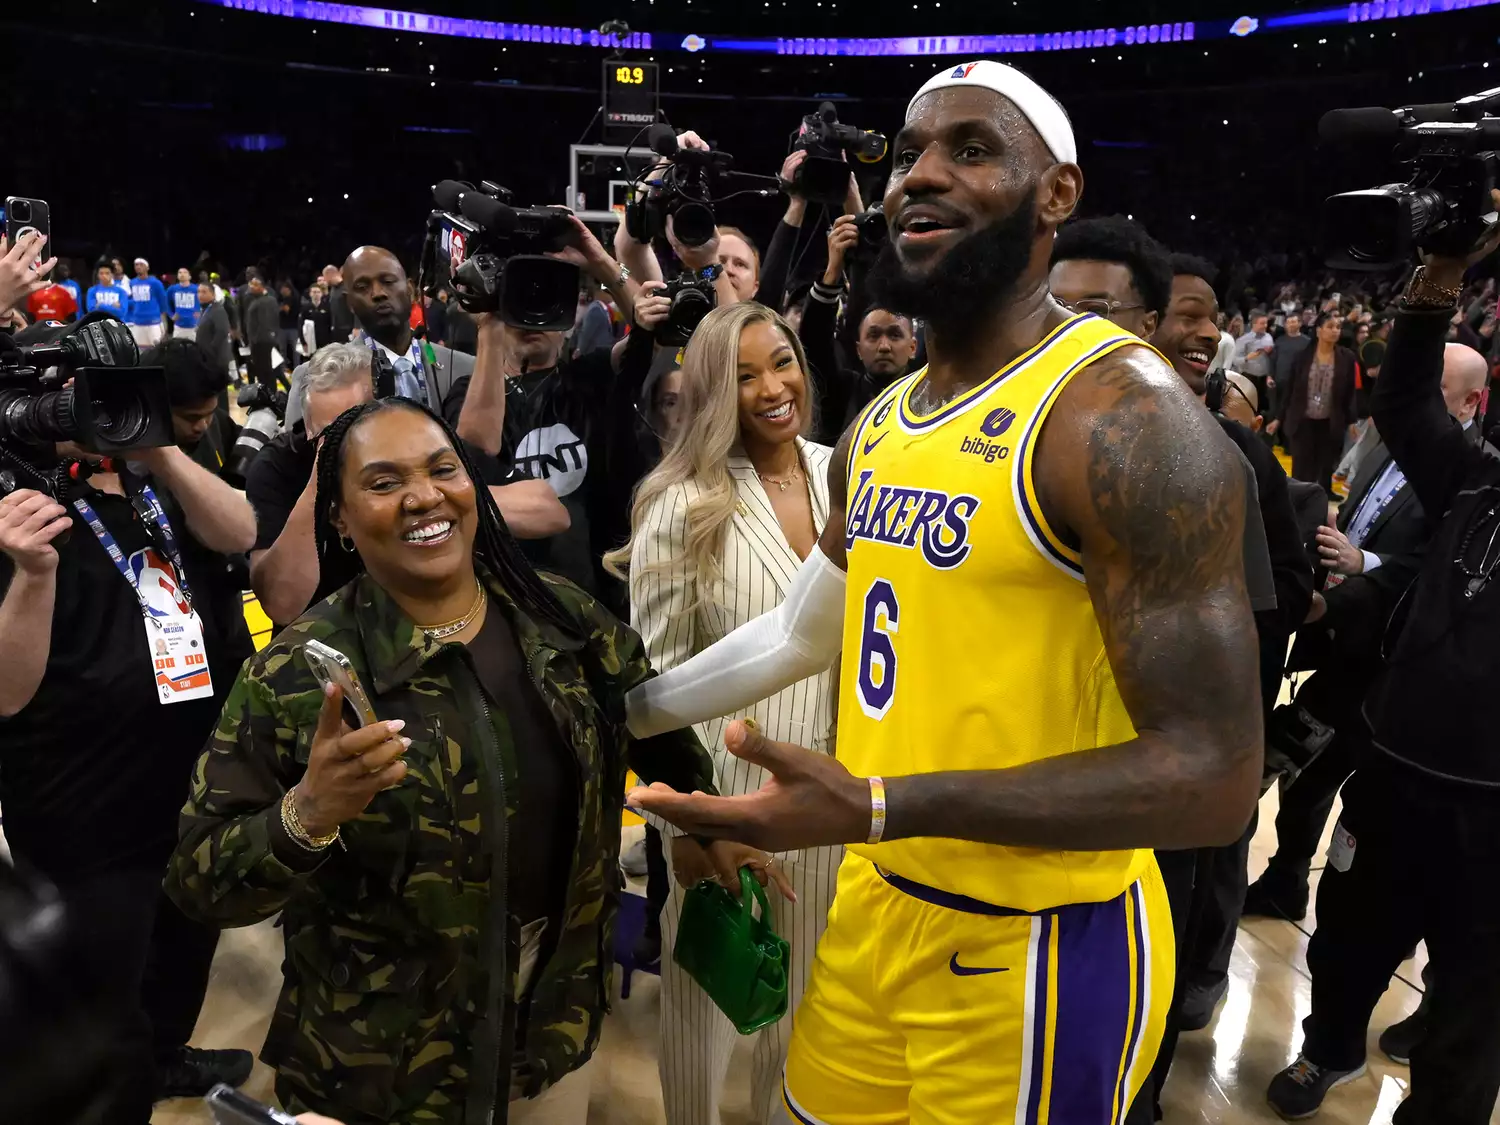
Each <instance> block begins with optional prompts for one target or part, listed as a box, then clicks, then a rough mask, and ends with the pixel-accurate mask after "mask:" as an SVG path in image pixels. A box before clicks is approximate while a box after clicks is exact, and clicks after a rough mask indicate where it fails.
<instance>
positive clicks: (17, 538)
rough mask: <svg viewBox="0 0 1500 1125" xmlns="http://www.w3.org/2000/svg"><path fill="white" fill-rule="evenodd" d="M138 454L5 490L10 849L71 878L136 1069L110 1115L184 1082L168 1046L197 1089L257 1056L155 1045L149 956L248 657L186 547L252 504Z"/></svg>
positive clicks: (4, 781) (220, 534)
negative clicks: (158, 1053) (204, 772)
mask: <svg viewBox="0 0 1500 1125" xmlns="http://www.w3.org/2000/svg"><path fill="white" fill-rule="evenodd" d="M132 457H133V458H138V460H133V461H132V465H134V466H135V467H136V468H138V470H139V473H138V474H137V473H124V474H120V475H116V474H114V473H104V472H98V473H95V474H94V475H93V476H92V477H91V478H90V479H89V480H88V481H87V483H84V484H81V485H78V486H75V487H74V489H73V490H72V491H70V493H69V494H68V495H67V496H66V497H65V498H64V499H65V500H66V501H67V503H66V505H65V504H62V503H58V502H56V501H54V500H53V499H52V498H51V497H49V496H47V495H46V494H44V493H40V492H37V491H34V490H32V489H21V490H18V491H16V492H13V493H11V494H10V495H9V496H6V497H5V498H4V499H3V500H0V591H3V592H4V596H3V601H0V716H3V717H0V808H3V810H4V815H5V834H6V839H7V842H8V843H9V845H10V848H11V851H12V853H13V854H14V855H15V857H16V860H17V861H18V862H19V863H23V864H26V865H28V866H30V867H31V868H34V869H36V870H38V871H40V872H42V873H43V874H45V875H47V876H48V877H49V878H50V879H51V880H52V881H53V882H54V883H56V884H57V886H58V888H59V889H60V891H61V893H62V896H63V899H64V902H65V904H66V907H67V909H68V910H69V912H70V914H71V916H72V920H73V922H74V923H75V926H76V930H77V932H78V934H79V935H80V938H81V946H80V948H79V950H78V954H77V955H78V957H79V958H80V960H81V961H82V962H83V964H82V965H81V966H80V967H81V968H82V969H83V970H84V971H85V972H93V973H95V974H97V975H98V976H99V979H100V980H101V981H104V982H107V995H104V996H101V997H100V998H99V999H100V1007H101V1009H102V1010H103V1011H105V1012H107V1019H108V1021H109V1023H110V1034H111V1036H112V1037H113V1038H114V1040H115V1041H116V1043H117V1049H118V1051H119V1052H120V1055H121V1059H122V1063H124V1064H125V1065H123V1066H122V1070H123V1071H124V1073H125V1075H126V1081H125V1082H124V1083H123V1084H122V1085H121V1087H120V1088H119V1089H118V1090H116V1091H114V1093H113V1102H112V1105H111V1112H110V1114H109V1116H108V1120H109V1121H110V1122H111V1123H112V1125H113V1123H118V1125H147V1122H148V1121H149V1120H150V1116H151V1103H152V1100H153V1097H154V1096H158V1095H163V1094H165V1093H168V1092H187V1091H186V1090H185V1089H181V1088H177V1089H173V1090H171V1091H169V1089H168V1088H167V1087H165V1086H164V1085H163V1084H162V1080H161V1079H159V1078H158V1077H157V1066H156V1065H155V1064H156V1063H157V1062H158V1061H160V1062H161V1063H163V1064H164V1065H165V1064H166V1063H169V1062H173V1061H175V1062H180V1063H184V1064H188V1066H187V1067H186V1069H184V1070H177V1071H174V1075H175V1078H176V1079H181V1080H186V1079H187V1078H194V1079H195V1082H194V1087H195V1089H196V1090H197V1092H201V1091H202V1089H206V1086H204V1085H203V1084H204V1083H205V1082H209V1083H211V1081H213V1080H226V1079H227V1080H229V1081H243V1080H244V1078H245V1077H246V1076H247V1075H248V1073H249V1062H250V1059H249V1057H248V1052H228V1053H221V1052H186V1051H183V1052H180V1053H179V1054H178V1055H177V1056H176V1058H175V1059H174V1060H154V1059H153V1043H152V1028H151V1024H150V1018H149V1016H148V1011H147V1007H149V1005H144V1004H143V995H142V974H143V971H144V968H145V965H146V961H147V955H148V949H149V946H150V942H151V938H152V931H153V929H154V928H155V925H156V920H157V915H158V910H159V908H160V906H161V904H162V903H163V902H165V901H166V900H165V899H164V898H163V897H162V895H161V880H162V875H163V872H164V870H165V867H166V858H167V856H168V855H169V854H170V853H171V851H172V847H173V845H174V843H175V840H176V835H177V817H178V813H179V812H180V811H181V808H182V805H183V802H184V800H185V799H186V797H187V792H188V786H189V782H190V780H191V773H192V767H193V763H194V761H195V760H196V759H197V756H198V754H199V753H200V751H201V750H202V748H203V743H204V741H205V739H207V737H208V735H209V733H210V732H211V731H212V729H213V726H214V724H215V722H216V721H217V719H218V710H219V709H218V704H217V702H216V700H215V698H214V695H215V692H216V691H218V690H223V689H227V688H228V686H229V685H230V684H231V683H232V682H233V680H234V677H235V675H236V673H237V671H238V664H239V661H238V660H237V659H236V658H235V656H234V654H233V653H232V651H231V650H230V648H229V647H228V646H227V645H226V644H225V643H224V639H223V638H224V637H225V635H226V632H227V627H226V623H225V622H223V621H221V620H218V619H217V615H216V607H215V605H214V599H213V598H210V597H206V596H203V595H202V594H201V593H199V590H200V588H204V581H203V580H204V578H205V575H203V574H201V573H198V572H197V571H195V569H194V564H193V562H192V552H193V551H194V550H196V549H197V547H201V548H204V549H206V550H209V551H215V552H234V551H243V550H245V549H246V548H248V547H249V546H250V544H251V542H252V541H253V539H254V534H255V522H254V515H253V513H252V512H251V510H250V506H249V504H247V503H246V502H245V500H244V498H243V497H242V496H240V495H239V494H238V493H236V492H235V491H234V490H233V489H231V488H230V487H229V486H228V485H227V484H225V483H224V482H222V481H220V480H218V479H217V478H216V477H214V476H213V475H212V474H210V473H209V472H207V471H206V470H204V469H203V468H202V467H200V466H198V465H196V464H194V463H193V461H192V460H191V459H190V458H189V457H188V456H187V455H186V454H185V453H183V452H182V451H181V450H180V449H178V448H176V447H168V448H165V449H153V450H147V451H143V452H140V453H136V454H132ZM65 531H66V532H68V535H67V536H66V538H61V536H62V533H63V532H65ZM194 542H195V544H196V546H194V547H190V546H189V544H190V543H194ZM188 1070H191V1071H192V1072H193V1073H191V1074H189V1073H187V1071H188ZM169 1077H170V1076H169Z"/></svg>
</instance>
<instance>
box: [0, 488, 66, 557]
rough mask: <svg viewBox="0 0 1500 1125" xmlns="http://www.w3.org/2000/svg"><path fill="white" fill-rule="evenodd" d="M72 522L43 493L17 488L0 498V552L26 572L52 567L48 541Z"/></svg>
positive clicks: (53, 552) (53, 551)
mask: <svg viewBox="0 0 1500 1125" xmlns="http://www.w3.org/2000/svg"><path fill="white" fill-rule="evenodd" d="M72 523H73V521H72V519H71V518H70V517H69V515H68V510H67V509H66V508H64V507H63V506H62V505H61V504H59V503H58V502H57V501H56V500H54V499H52V497H50V496H48V495H47V494H46V493H45V492H38V491H36V490H35V489H33V488H18V489H17V490H16V491H14V492H12V493H11V494H10V495H8V496H6V497H5V498H4V499H0V552H3V553H5V554H6V555H8V556H10V560H11V562H13V563H15V564H16V568H17V569H18V570H23V571H25V572H26V573H28V574H44V573H46V572H47V571H51V570H56V569H57V548H56V547H54V546H53V545H52V541H53V540H54V539H56V538H57V537H58V536H59V535H61V534H62V533H63V532H64V531H67V530H68V528H69V527H71V526H72Z"/></svg>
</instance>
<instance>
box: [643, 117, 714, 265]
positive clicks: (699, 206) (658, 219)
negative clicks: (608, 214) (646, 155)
mask: <svg viewBox="0 0 1500 1125" xmlns="http://www.w3.org/2000/svg"><path fill="white" fill-rule="evenodd" d="M647 143H648V144H649V145H650V146H651V151H652V152H654V153H656V154H657V155H658V156H663V157H666V159H667V165H666V167H665V168H662V169H660V172H659V178H657V179H656V180H654V181H650V182H638V183H636V184H635V186H634V189H633V190H632V192H631V199H630V201H629V202H628V203H626V205H625V230H626V233H628V234H629V235H630V237H631V238H633V239H635V240H636V241H637V242H646V243H649V242H652V241H655V240H657V239H660V238H664V237H665V236H666V233H667V219H668V218H670V219H671V220H672V231H673V233H674V234H675V235H676V236H677V241H679V242H681V243H682V244H683V245H684V246H702V245H703V244H704V243H705V242H708V241H709V240H710V239H712V238H713V236H714V231H715V229H716V222H715V219H714V191H715V189H716V188H719V187H720V186H721V185H722V182H723V180H724V178H725V177H726V176H728V175H730V174H731V170H732V169H733V168H734V157H732V156H730V155H729V153H727V152H717V151H709V152H705V151H703V150H702V149H696V148H684V147H682V146H681V145H679V144H678V143H677V134H676V133H675V132H673V131H672V127H671V126H670V125H665V124H656V125H653V126H651V128H650V130H648V132H647ZM654 172H655V170H651V171H648V172H647V173H646V176H647V177H650V176H651V175H653V173H654Z"/></svg>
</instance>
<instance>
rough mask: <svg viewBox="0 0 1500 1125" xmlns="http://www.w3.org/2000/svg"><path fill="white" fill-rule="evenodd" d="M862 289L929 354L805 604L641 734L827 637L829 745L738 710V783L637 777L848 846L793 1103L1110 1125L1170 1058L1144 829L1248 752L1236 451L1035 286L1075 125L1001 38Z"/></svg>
mask: <svg viewBox="0 0 1500 1125" xmlns="http://www.w3.org/2000/svg"><path fill="white" fill-rule="evenodd" d="M892 151H893V153H894V160H895V167H894V170H893V172H892V175H891V180H890V185H889V187H888V189H887V191H886V196H885V214H886V218H887V220H888V221H889V225H890V230H891V233H892V240H891V244H890V246H889V247H888V249H887V251H886V253H885V255H884V256H883V258H882V260H881V262H880V264H879V267H878V268H877V270H876V277H875V282H874V283H875V284H876V285H877V287H878V296H877V301H878V303H879V304H881V305H882V306H883V307H885V308H893V309H899V310H901V311H902V312H904V313H908V314H910V315H913V316H916V317H920V318H922V319H923V320H925V321H926V323H927V326H928V336H927V350H928V359H929V362H928V366H927V367H926V368H925V369H924V370H922V371H919V372H917V373H916V374H914V375H911V376H909V377H907V378H905V379H902V380H899V381H898V382H897V383H895V384H894V385H893V386H891V387H890V388H888V389H887V390H886V391H885V392H884V393H882V394H881V395H880V396H879V397H878V398H877V399H876V400H875V401H873V402H872V403H871V404H870V405H869V407H868V408H867V409H866V410H865V411H864V413H863V414H862V415H861V417H860V418H859V419H857V420H856V422H855V423H854V425H853V426H852V427H851V428H850V429H849V431H848V432H846V433H845V434H844V436H843V438H842V440H841V441H840V443H839V447H838V452H837V454H836V456H835V458H834V460H833V462H832V464H831V466H830V482H829V485H830V488H829V491H830V495H831V498H832V505H831V506H832V509H833V510H832V511H831V513H830V518H829V521H828V527H827V530H826V531H825V532H824V535H823V538H822V541H821V543H820V544H819V549H818V550H816V551H814V552H813V553H812V555H811V556H810V558H809V560H808V562H807V563H806V564H805V565H804V566H803V568H802V570H801V571H800V572H799V574H798V576H797V579H796V582H795V583H794V584H793V587H792V588H791V589H790V590H789V592H788V596H787V598H786V600H785V601H784V602H783V603H782V605H781V606H780V607H778V609H777V610H776V611H774V612H773V613H770V614H767V615H765V616H764V617H761V618H758V619H757V620H755V621H753V622H750V623H749V624H748V625H746V626H744V627H743V628H742V629H741V630H739V631H737V632H736V633H734V634H731V635H730V636H729V637H726V638H725V639H724V640H723V641H722V642H721V643H720V644H718V645H716V646H714V647H713V648H711V649H709V650H707V651H706V652H704V653H702V654H700V655H699V656H698V657H697V658H695V659H694V660H692V661H689V662H688V663H686V664H684V665H682V666H680V667H679V668H677V669H675V670H674V671H673V672H671V673H669V674H668V675H665V676H663V677H660V678H659V679H657V680H653V681H651V682H650V683H649V684H647V685H645V686H644V688H643V689H642V690H640V691H639V692H638V693H637V694H636V695H635V696H634V697H633V698H632V700H631V701H630V714H629V719H630V724H631V728H632V730H635V731H636V732H637V733H639V734H645V733H650V732H652V731H654V730H658V729H664V728H668V727H672V726H676V725H680V724H683V723H686V722H689V721H694V720H698V719H703V718H707V717H709V716H711V715H722V714H727V713H729V712H730V711H732V710H735V709H737V708H739V707H742V706H744V705H746V704H748V703H750V702H753V701H754V700H758V699H761V698H764V697H765V696H767V695H769V694H771V693H772V692H774V691H776V690H778V689H779V688H780V687H782V686H784V685H786V684H790V683H793V682H795V681H796V680H798V679H801V678H802V677H804V676H806V675H809V674H810V673H811V672H813V671H816V670H820V669H822V668H826V667H828V666H829V665H830V664H831V663H832V662H833V660H834V659H835V658H836V657H838V656H840V654H841V655H842V664H841V668H842V672H841V676H842V679H841V683H840V697H839V708H840V709H839V724H838V756H837V758H836V759H835V758H830V757H827V756H825V755H821V754H814V753H811V752H809V751H806V750H803V749H801V748H798V747H794V746H788V745H785V744H780V743H772V742H769V741H767V740H765V739H764V738H763V737H761V736H760V735H758V734H757V733H756V732H755V731H753V730H747V729H744V726H743V724H736V725H735V726H733V727H731V733H730V735H729V736H728V745H729V749H730V750H731V751H733V752H734V753H736V754H738V755H740V756H741V757H744V758H747V759H749V760H752V761H754V762H756V763H758V764H760V765H762V766H764V767H765V768H766V769H767V771H769V773H770V774H771V775H772V777H773V780H772V781H770V782H768V783H767V784H766V786H765V787H764V788H762V789H761V790H760V791H758V792H756V793H753V794H750V795H747V796H741V797H729V798H719V797H709V796H705V795H701V794H680V793H674V792H672V791H670V790H666V789H663V788H661V787H657V786H653V787H652V788H650V789H637V790H635V791H634V792H633V793H632V794H631V795H630V801H631V803H632V805H634V806H635V807H637V808H640V809H643V810H646V811H649V812H652V813H656V814H658V815H660V816H661V817H662V818H664V819H665V820H667V821H669V822H671V823H672V824H675V825H677V826H678V827H680V828H681V829H683V830H685V831H688V832H693V833H698V834H702V835H708V836H725V837H730V838H733V839H736V840H742V841H745V842H747V843H750V844H754V845H755V846H757V847H761V848H765V849H768V850H772V851H775V850H781V849H789V848H799V847H808V846H812V845H819V844H847V845H849V848H848V854H847V857H846V859H845V861H844V864H843V866H842V868H841V869H840V872H839V880H838V892H837V896H836V898H835V900H834V904H833V908H832V911H831V913H830V915H829V922H828V929H827V932H826V934H825V936H824V938H823V940H822V942H821V944H820V945H819V947H818V953H817V961H816V965H815V967H814V969H813V973H812V979H811V982H810V984H809V985H808V990H807V992H806V994H805V996H804V998H803V1002H802V1007H801V1009H800V1011H799V1013H798V1017H797V1021H796V1029H795V1033H794V1036H793V1040H792V1044H791V1049H790V1055H789V1057H788V1060H787V1066H786V1075H785V1084H784V1091H783V1092H784V1103H785V1111H786V1114H787V1115H788V1120H790V1121H794V1122H801V1123H804V1125H816V1123H822V1125H887V1123H889V1125H895V1123H898V1122H908V1121H911V1122H920V1123H922V1125H996V1123H998V1122H1006V1123H1010V1122H1015V1123H1016V1125H1047V1123H1051V1125H1112V1123H1114V1122H1116V1121H1119V1120H1120V1119H1121V1118H1122V1117H1123V1116H1124V1114H1125V1111H1126V1109H1127V1108H1128V1107H1129V1105H1130V1103H1131V1099H1132V1098H1133V1096H1134V1094H1135V1091H1136V1090H1137V1088H1138V1087H1139V1085H1140V1083H1141V1081H1142V1079H1143V1078H1144V1076H1145V1074H1146V1072H1147V1070H1148V1069H1149V1068H1150V1066H1151V1062H1152V1059H1153V1058H1154V1056H1155V1054H1156V1045H1157V1041H1158V1039H1159V1038H1160V1035H1161V1031H1162V1023H1163V1019H1164V1016H1165V1011H1166V1007H1167V1003H1168V1000H1169V998H1170V995H1171V991H1172V972H1173V964H1172V963H1173V950H1172V930H1171V922H1170V917H1169V914H1168V910H1167V903H1166V898H1165V895H1164V893H1163V891H1162V887H1161V880H1160V875H1159V873H1158V872H1157V869H1156V865H1155V861H1154V860H1153V858H1152V852H1151V849H1153V848H1188V847H1197V846H1204V845H1214V844H1226V843H1229V842H1232V841H1233V840H1235V839H1237V838H1238V837H1239V835H1240V833H1241V831H1242V830H1243V829H1244V826H1245V824H1246V822H1247V821H1248V819H1249V817H1250V813H1251V809H1252V807H1253V806H1254V803H1255V798H1256V794H1257V792H1258V782H1259V779H1260V772H1261V719H1260V703H1259V694H1258V692H1259V688H1258V684H1259V680H1258V672H1257V667H1258V666H1257V655H1256V640H1255V625H1254V622H1253V621H1252V619H1251V611H1250V605H1249V601H1248V599H1247V597H1246V593H1245V585H1244V574H1243V571H1242V567H1241V561H1240V559H1241V550H1240V548H1241V543H1240V540H1241V531H1242V519H1243V513H1244V510H1245V506H1244V497H1243V495H1242V490H1243V488H1244V483H1243V481H1244V478H1243V474H1242V472H1241V470H1240V468H1239V467H1238V465H1237V463H1236V461H1235V459H1234V458H1235V453H1234V450H1233V449H1232V448H1231V447H1230V446H1229V445H1228V444H1227V442H1226V441H1225V439H1224V437H1223V435H1222V434H1221V433H1220V430H1219V427H1218V426H1217V425H1215V423H1214V422H1213V420H1212V418H1210V416H1209V415H1208V414H1207V412H1206V411H1204V409H1203V408H1202V406H1201V405H1199V403H1198V402H1197V401H1196V400H1195V399H1194V398H1193V396H1192V394H1191V392H1190V391H1189V390H1188V388H1187V387H1186V385H1185V384H1184V383H1183V382H1182V380H1181V379H1180V378H1178V377H1177V375H1176V374H1175V373H1174V372H1173V370H1172V368H1171V366H1170V365H1169V364H1167V362H1166V361H1165V360H1163V359H1162V358H1161V356H1159V355H1158V354H1157V353H1156V352H1154V351H1152V350H1151V349H1150V348H1149V347H1147V346H1145V345H1144V344H1143V343H1142V341H1141V340H1140V339H1139V338H1138V337H1136V336H1134V335H1131V334H1129V333H1126V332H1123V331H1121V330H1120V329H1118V328H1116V327H1115V326H1114V325H1113V324H1111V323H1110V322H1109V321H1107V320H1103V319H1101V318H1099V317H1096V316H1088V315H1083V316H1076V315H1074V314H1073V313H1072V312H1071V311H1070V310H1069V309H1067V308H1065V307H1064V306H1062V305H1060V304H1059V303H1058V302H1057V301H1055V300H1054V299H1053V298H1052V297H1051V295H1050V294H1049V293H1048V290H1047V268H1048V257H1049V253H1050V250H1051V245H1052V239H1053V233H1054V231H1055V230H1056V229H1057V227H1058V225H1059V224H1061V223H1062V222H1063V221H1064V220H1065V219H1067V218H1068V216H1069V215H1070V214H1072V212H1073V209H1074V207H1075V206H1076V205H1077V203H1078V199H1079V195H1080V193H1081V192H1082V189H1083V178H1082V174H1081V173H1080V171H1079V169H1078V165H1077V164H1076V162H1075V161H1076V152H1075V148H1074V140H1073V133H1072V128H1071V125H1070V123H1069V121H1068V118H1067V115H1066V114H1065V113H1064V112H1063V110H1062V107H1061V106H1060V105H1059V104H1058V103H1057V102H1056V101H1055V100H1054V99H1053V98H1052V97H1051V96H1050V95H1049V94H1047V93H1046V91H1044V90H1042V89H1041V88H1040V87H1039V86H1037V85H1036V83H1034V82H1033V81H1031V80H1030V79H1029V78H1027V77H1026V76H1025V75H1023V74H1021V73H1020V72H1019V71H1016V70H1014V69H1012V68H1010V67H1007V66H1003V65H1001V64H999V63H994V62H979V63H969V64H965V65H963V66H959V67H956V68H953V69H951V70H945V71H943V72H942V73H941V74H939V75H937V76H936V77H934V78H933V79H932V80H931V81H930V82H928V83H927V84H926V85H925V86H924V87H923V88H922V89H921V90H920V91H919V92H918V94H917V96H916V97H915V98H914V99H913V100H912V102H911V104H910V106H909V108H908V109H907V115H906V123H905V127H904V128H903V129H902V130H901V132H900V134H899V136H898V137H897V138H896V141H895V143H894V144H893V146H892Z"/></svg>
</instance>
